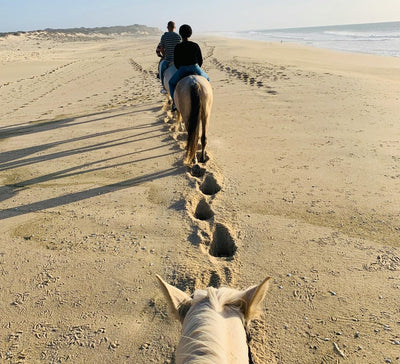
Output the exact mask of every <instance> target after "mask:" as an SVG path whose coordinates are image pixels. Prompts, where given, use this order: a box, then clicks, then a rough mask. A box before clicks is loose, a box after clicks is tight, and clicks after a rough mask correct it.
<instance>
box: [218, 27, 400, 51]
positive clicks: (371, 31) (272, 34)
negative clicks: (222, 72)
mask: <svg viewBox="0 0 400 364" xmlns="http://www.w3.org/2000/svg"><path fill="white" fill-rule="evenodd" d="M224 35H226V36H230V37H235V38H244V39H253V40H261V41H273V42H281V41H282V42H292V43H300V44H306V45H309V46H312V47H318V48H327V49H334V50H339V51H344V52H353V53H370V54H378V55H382V56H392V57H400V22H390V23H371V24H353V25H335V26H325V27H310V28H292V29H273V30H256V31H241V32H225V33H224Z"/></svg>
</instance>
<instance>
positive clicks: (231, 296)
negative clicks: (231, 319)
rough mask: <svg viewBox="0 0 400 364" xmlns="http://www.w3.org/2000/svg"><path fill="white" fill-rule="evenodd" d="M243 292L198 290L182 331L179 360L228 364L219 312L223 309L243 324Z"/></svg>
mask: <svg viewBox="0 0 400 364" xmlns="http://www.w3.org/2000/svg"><path fill="white" fill-rule="evenodd" d="M242 295H243V293H242V292H240V291H237V290H234V289H230V288H225V287H223V288H220V289H215V288H213V287H208V288H207V289H206V290H197V291H195V293H194V297H193V301H192V309H191V310H190V311H189V312H188V313H187V315H186V318H185V325H184V326H183V328H182V338H181V341H180V343H179V347H180V350H179V353H178V357H177V359H178V360H179V362H184V363H199V364H200V363H202V364H205V363H206V362H205V359H204V357H206V358H207V363H221V364H223V363H226V356H225V352H226V348H225V341H224V337H225V335H224V332H223V327H222V326H221V325H220V321H221V316H220V313H221V312H222V311H224V310H228V311H231V312H230V314H233V315H235V316H238V317H239V318H240V319H241V320H242V322H244V314H243V313H242V312H241V311H240V307H239V306H238V305H237V303H238V302H242V298H241V296H242Z"/></svg>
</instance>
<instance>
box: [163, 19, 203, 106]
mask: <svg viewBox="0 0 400 364" xmlns="http://www.w3.org/2000/svg"><path fill="white" fill-rule="evenodd" d="M179 34H180V36H181V37H182V43H179V44H177V45H176V46H175V51H174V64H175V67H176V68H177V71H176V72H175V74H174V75H173V76H172V77H171V79H170V80H169V90H170V93H171V98H172V100H173V99H174V92H175V87H176V85H177V84H178V82H179V81H180V80H181V79H182V78H183V77H186V76H189V75H199V76H203V77H205V78H206V79H207V80H208V81H210V79H209V77H208V75H207V73H205V72H204V71H203V70H202V69H201V68H200V67H201V65H202V64H203V56H202V55H201V50H200V47H199V45H198V44H197V43H194V42H192V41H189V38H190V37H191V35H192V28H191V27H190V25H187V24H184V25H182V26H181V27H180V28H179ZM175 110H176V106H175V103H173V105H172V111H175Z"/></svg>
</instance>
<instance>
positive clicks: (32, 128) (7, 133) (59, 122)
mask: <svg viewBox="0 0 400 364" xmlns="http://www.w3.org/2000/svg"><path fill="white" fill-rule="evenodd" d="M118 111H120V110H119V109H118V110H115V109H112V110H107V111H101V112H96V113H91V114H86V115H80V116H72V117H69V118H63V119H56V120H46V121H40V120H39V121H30V122H27V123H23V124H22V125H21V124H17V125H15V126H9V127H2V128H1V129H0V140H1V139H5V138H11V137H14V136H17V135H27V134H34V133H41V132H44V131H49V130H54V129H59V128H65V127H69V126H77V125H82V124H87V123H93V122H96V121H101V120H106V119H111V118H115V117H118V116H126V115H132V114H136V113H141V112H145V111H153V112H158V111H160V108H159V107H151V108H144V107H135V110H129V111H126V112H121V113H119V114H116V112H118ZM96 116H101V117H97V118H94V119H90V120H84V121H79V120H80V119H85V118H91V117H96Z"/></svg>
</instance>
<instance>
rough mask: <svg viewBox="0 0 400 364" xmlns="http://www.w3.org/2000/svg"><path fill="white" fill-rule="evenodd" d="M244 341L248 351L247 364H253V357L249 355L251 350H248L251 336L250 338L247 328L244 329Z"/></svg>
mask: <svg viewBox="0 0 400 364" xmlns="http://www.w3.org/2000/svg"><path fill="white" fill-rule="evenodd" d="M246 341H247V349H248V355H249V364H255V362H254V359H253V355H252V354H251V348H250V341H251V336H250V333H249V330H248V329H247V328H246Z"/></svg>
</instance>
